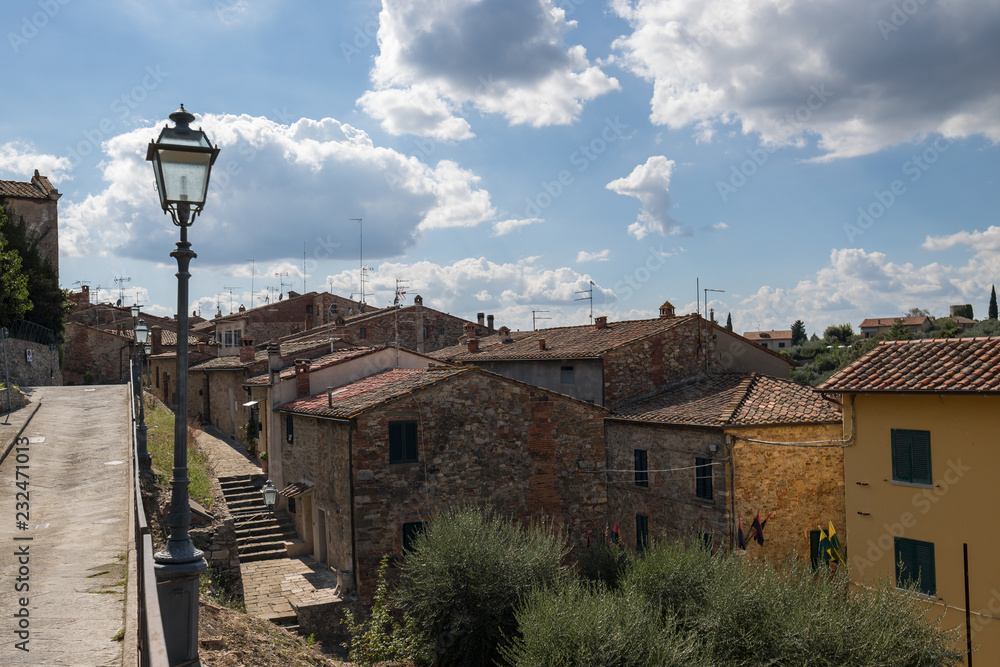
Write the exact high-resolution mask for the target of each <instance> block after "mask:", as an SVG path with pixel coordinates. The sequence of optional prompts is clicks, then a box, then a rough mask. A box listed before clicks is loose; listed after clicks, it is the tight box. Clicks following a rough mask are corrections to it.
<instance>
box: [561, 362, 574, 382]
mask: <svg viewBox="0 0 1000 667" xmlns="http://www.w3.org/2000/svg"><path fill="white" fill-rule="evenodd" d="M559 382H560V384H573V367H572V366H562V367H561V368H560V369H559Z"/></svg>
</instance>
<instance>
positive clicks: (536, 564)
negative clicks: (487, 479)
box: [395, 508, 567, 666]
mask: <svg viewBox="0 0 1000 667" xmlns="http://www.w3.org/2000/svg"><path fill="white" fill-rule="evenodd" d="M566 553H567V547H566V538H565V536H564V535H562V534H560V533H557V532H555V531H554V530H553V529H552V528H551V527H547V526H540V525H532V526H528V527H525V526H522V525H520V524H514V523H512V522H510V521H508V520H506V519H504V518H503V517H501V516H499V515H497V514H496V513H494V512H490V511H483V510H477V509H472V508H466V509H460V510H451V511H447V512H443V513H440V514H438V515H437V516H435V517H434V518H433V519H432V520H431V521H430V523H429V524H428V526H427V528H426V529H425V530H424V531H423V532H422V533H421V534H420V535H418V536H417V538H416V539H415V540H414V542H413V545H412V548H411V550H410V551H409V552H408V553H407V554H406V556H405V560H404V563H403V569H402V573H401V576H400V581H399V586H398V588H397V593H396V596H395V597H396V599H397V600H398V602H399V606H400V607H401V608H402V609H403V611H404V612H405V613H406V614H407V615H408V616H409V618H410V619H412V623H413V626H414V629H415V630H416V631H417V632H419V633H420V634H422V635H424V636H425V637H427V638H428V644H429V649H430V650H431V651H433V653H434V655H436V656H437V659H438V663H437V664H440V665H463V666H464V665H492V664H493V662H494V660H495V658H496V657H497V647H498V646H499V644H500V643H501V641H502V640H503V639H504V637H511V636H513V635H514V633H515V631H516V629H517V622H516V620H515V618H514V610H515V608H516V607H517V605H518V603H519V602H520V601H521V600H522V599H524V598H526V597H527V596H528V595H529V594H530V593H531V592H532V591H535V590H538V589H542V588H547V587H549V586H553V585H555V584H556V583H557V582H559V581H560V580H562V579H564V578H565V577H566V575H567V569H566V568H565V567H564V566H563V565H562V560H563V557H564V556H565V554H566Z"/></svg>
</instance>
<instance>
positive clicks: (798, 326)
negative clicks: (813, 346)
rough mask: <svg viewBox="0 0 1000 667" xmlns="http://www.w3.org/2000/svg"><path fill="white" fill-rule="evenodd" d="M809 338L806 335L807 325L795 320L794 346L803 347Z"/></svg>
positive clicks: (793, 329)
mask: <svg viewBox="0 0 1000 667" xmlns="http://www.w3.org/2000/svg"><path fill="white" fill-rule="evenodd" d="M807 339H808V336H807V335H806V325H805V322H803V321H802V320H795V322H794V323H792V345H801V344H802V343H804V342H806V340H807Z"/></svg>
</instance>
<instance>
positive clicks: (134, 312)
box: [129, 303, 142, 396]
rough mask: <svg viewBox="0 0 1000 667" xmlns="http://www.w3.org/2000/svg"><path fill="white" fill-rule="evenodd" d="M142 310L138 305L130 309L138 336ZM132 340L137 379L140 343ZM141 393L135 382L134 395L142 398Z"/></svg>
mask: <svg viewBox="0 0 1000 667" xmlns="http://www.w3.org/2000/svg"><path fill="white" fill-rule="evenodd" d="M141 309H142V306H140V305H139V304H138V303H134V304H132V307H131V308H130V309H129V310H130V311H131V312H132V330H133V331H135V332H136V334H138V327H139V312H140V311H141ZM132 340H133V346H132V377H133V378H135V375H136V368H135V366H136V359H137V357H138V356H139V341H138V340H136V339H134V338H133V339H132ZM141 391H142V390H141V389H140V388H139V387H138V386H136V384H135V382H133V383H132V393H134V394H135V395H136V396H141V395H142V394H141V393H140V392H141Z"/></svg>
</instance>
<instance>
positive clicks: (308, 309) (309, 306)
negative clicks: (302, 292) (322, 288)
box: [306, 303, 313, 315]
mask: <svg viewBox="0 0 1000 667" xmlns="http://www.w3.org/2000/svg"><path fill="white" fill-rule="evenodd" d="M312 314H313V307H312V304H311V303H307V304H306V315H312Z"/></svg>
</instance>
